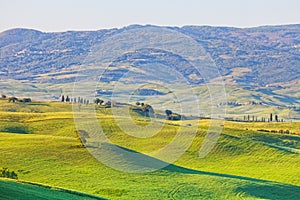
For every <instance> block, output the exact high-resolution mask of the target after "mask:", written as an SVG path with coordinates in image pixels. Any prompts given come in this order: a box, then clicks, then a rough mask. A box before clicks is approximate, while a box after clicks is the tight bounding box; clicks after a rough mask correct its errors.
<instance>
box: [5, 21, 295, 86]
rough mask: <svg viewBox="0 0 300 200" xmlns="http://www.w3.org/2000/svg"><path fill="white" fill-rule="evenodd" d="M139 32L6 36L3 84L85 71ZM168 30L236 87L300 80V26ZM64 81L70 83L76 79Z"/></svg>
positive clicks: (15, 31)
mask: <svg viewBox="0 0 300 200" xmlns="http://www.w3.org/2000/svg"><path fill="white" fill-rule="evenodd" d="M133 28H140V29H143V28H145V26H139V25H133V26H128V27H125V28H122V29H108V30H99V31H68V32H62V33H44V32H40V31H36V30H29V29H12V30H8V31H5V32H2V33H0V52H1V57H0V78H1V79H7V78H13V79H17V80H24V79H25V80H28V79H29V80H34V79H35V77H37V76H38V75H40V74H47V73H57V72H60V71H62V70H64V73H66V74H68V73H70V72H68V69H71V68H72V66H78V65H80V64H81V62H82V60H83V59H84V58H85V57H86V55H87V54H88V53H89V52H90V51H91V48H92V47H93V45H94V44H96V43H100V42H101V41H102V40H104V39H105V38H108V37H110V36H112V35H115V34H117V33H120V32H122V31H124V30H129V29H133ZM158 28H159V27H158ZM164 28H165V27H164ZM167 28H168V29H172V30H176V31H179V32H181V33H183V34H186V35H188V36H190V37H192V38H193V39H195V40H196V41H197V42H198V43H199V44H201V45H202V46H203V47H204V48H205V50H206V51H207V52H208V53H209V54H210V55H211V57H212V59H213V60H214V61H215V63H216V65H217V66H218V67H219V68H220V70H221V73H222V75H223V76H227V77H230V76H231V77H232V81H233V82H234V83H237V84H240V85H257V86H265V85H268V84H274V83H278V82H285V83H286V82H291V81H295V80H298V79H299V78H300V68H299V66H300V25H285V26H264V27H257V28H245V29H241V28H229V27H210V26H184V27H181V28H178V27H167ZM176 59H177V61H176V60H175V62H181V63H182V60H180V59H178V58H176ZM175 64H176V63H175ZM179 64H180V63H179ZM239 69H243V70H245V69H246V72H244V73H243V75H240V76H235V73H236V71H238V70H239ZM71 73H73V72H71ZM60 81H62V82H64V81H65V82H70V81H73V79H70V78H68V79H67V78H66V79H61V80H60Z"/></svg>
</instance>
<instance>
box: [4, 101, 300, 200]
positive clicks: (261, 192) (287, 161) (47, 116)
mask: <svg viewBox="0 0 300 200" xmlns="http://www.w3.org/2000/svg"><path fill="white" fill-rule="evenodd" d="M110 113H111V112H110V110H109V109H99V110H98V111H97V117H98V119H99V122H100V124H101V125H102V127H103V129H104V130H105V133H106V135H107V136H108V137H109V138H110V140H111V141H112V142H113V143H114V144H116V145H118V146H121V147H124V149H127V150H128V151H135V152H138V153H139V155H140V156H145V157H146V156H149V155H150V152H151V151H153V150H154V149H160V148H162V147H164V146H165V145H166V144H168V143H169V142H170V141H171V140H172V138H174V136H175V135H176V133H177V130H178V125H177V123H176V122H169V123H167V124H166V125H165V126H164V128H163V129H162V130H161V131H160V133H158V134H157V135H155V136H153V137H150V138H145V139H141V138H135V137H132V136H129V135H127V134H126V133H124V132H123V131H122V130H121V129H120V128H119V127H118V126H117V124H116V122H115V121H114V119H113V118H112V117H111V115H110ZM136 121H137V123H138V124H140V125H143V123H147V120H145V119H143V118H139V117H137V118H136ZM184 123H186V124H196V123H197V121H195V120H190V121H185V122H184ZM209 124H210V121H209V120H201V121H200V126H199V128H198V131H197V134H196V137H195V138H194V140H193V143H192V145H191V146H190V147H189V149H188V150H187V151H186V152H185V153H184V154H183V155H182V156H181V157H180V158H179V159H178V160H177V161H176V162H175V163H173V164H171V165H169V166H168V167H166V168H163V169H161V170H158V171H154V172H149V173H140V174H139V173H137V174H136V173H126V172H121V171H117V170H114V169H112V168H109V167H107V166H106V165H104V164H102V163H101V162H99V161H97V160H96V159H95V158H94V157H92V156H91V155H90V154H89V152H88V150H87V149H86V148H84V147H82V145H81V142H80V140H79V138H78V134H77V131H76V128H75V125H74V120H73V114H72V107H71V105H70V104H63V103H58V102H56V103H55V102H33V103H29V104H21V103H7V101H5V100H0V149H1V154H0V167H7V168H8V169H9V170H11V171H12V170H13V171H15V172H16V173H17V174H18V178H19V180H23V181H26V182H33V183H40V184H43V185H48V186H49V187H54V188H64V189H67V190H71V191H78V192H80V193H86V194H90V195H95V196H99V197H103V198H108V199H278V200H282V199H300V176H299V174H300V168H299V161H300V154H299V150H300V137H299V136H297V135H296V134H298V133H300V123H299V122H286V123H254V122H253V123H238V122H226V123H225V125H224V129H223V132H222V134H221V136H220V138H219V140H218V142H217V145H216V146H215V147H214V149H213V150H212V152H210V154H208V156H206V157H205V158H201V159H200V158H199V157H198V151H199V149H200V147H201V145H202V143H203V140H204V138H205V136H206V132H207V129H208V127H209ZM182 129H183V131H189V130H190V128H189V127H188V126H183V127H182ZM262 129H264V130H269V131H272V130H277V131H279V130H289V132H292V133H295V135H292V134H289V135H288V134H280V133H275V132H274V133H272V132H263V131H258V130H262ZM120 165H122V162H121V163H120ZM19 184H20V183H15V182H10V181H7V180H5V181H3V180H1V181H0V197H3V195H5V194H7V191H9V190H12V191H13V192H12V193H10V194H12V195H13V197H12V198H13V199H17V198H18V197H19V196H20V195H21V194H28V195H30V194H32V193H36V194H40V190H44V189H45V188H40V187H38V186H31V185H27V184H25V185H19ZM19 187H20V189H18V188H19ZM26 187H27V188H28V187H29V188H30V189H27V188H26ZM16 188H17V189H16ZM17 190H18V191H19V193H18V192H16V191H17ZM42 193H43V194H45V195H46V194H48V193H49V195H57V196H53V198H52V199H55V198H56V197H57V198H58V199H59V198H63V199H74V198H73V197H71V196H70V197H69V196H68V195H72V194H70V193H64V192H63V190H58V191H55V190H54V191H52V190H50V191H45V192H42ZM50 193H51V194H50ZM1 195H2V196H1ZM4 197H5V196H4ZM14 197H15V198H14ZM46 198H47V197H46ZM87 198H88V197H87ZM2 199H7V198H2Z"/></svg>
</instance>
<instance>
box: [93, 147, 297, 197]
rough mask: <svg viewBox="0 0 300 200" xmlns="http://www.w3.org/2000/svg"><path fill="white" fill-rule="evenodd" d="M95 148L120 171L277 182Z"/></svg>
mask: <svg viewBox="0 0 300 200" xmlns="http://www.w3.org/2000/svg"><path fill="white" fill-rule="evenodd" d="M96 149H97V150H96V151H98V152H101V156H102V157H101V161H103V158H104V159H105V157H109V159H108V160H109V161H110V162H115V166H116V168H115V169H119V170H120V171H122V170H123V169H125V171H126V170H128V169H129V168H130V169H131V170H132V171H131V172H133V173H136V172H140V173H143V172H147V171H156V170H162V171H167V172H174V173H182V174H199V175H208V176H215V177H222V178H230V179H238V180H245V181H253V182H256V183H270V184H271V183H272V184H277V183H276V182H272V181H267V180H262V179H256V178H250V177H244V176H237V175H230V174H221V173H215V172H206V171H200V170H193V169H189V168H185V167H180V166H177V165H174V164H170V163H167V162H164V161H162V160H159V159H157V158H153V157H151V156H148V155H145V154H142V153H139V152H137V151H134V150H131V149H127V148H124V147H121V146H118V145H114V144H109V143H102V144H101V147H100V149H99V148H96ZM93 150H95V147H94V148H93ZM99 150H100V151H99ZM107 152H108V153H107ZM104 162H105V161H104ZM120 164H122V165H123V166H122V167H119V166H120ZM109 166H113V167H114V163H109ZM140 169H143V170H140ZM145 169H146V170H145ZM139 170H140V171H139ZM278 184H279V183H278ZM287 186H289V187H294V189H297V191H299V192H300V187H297V186H292V185H287Z"/></svg>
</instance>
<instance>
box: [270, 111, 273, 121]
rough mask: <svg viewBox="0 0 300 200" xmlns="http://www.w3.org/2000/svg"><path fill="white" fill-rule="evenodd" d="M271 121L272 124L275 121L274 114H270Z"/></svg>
mask: <svg viewBox="0 0 300 200" xmlns="http://www.w3.org/2000/svg"><path fill="white" fill-rule="evenodd" d="M270 121H271V122H272V121H273V114H272V113H271V114H270Z"/></svg>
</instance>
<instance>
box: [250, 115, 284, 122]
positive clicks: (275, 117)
mask: <svg viewBox="0 0 300 200" xmlns="http://www.w3.org/2000/svg"><path fill="white" fill-rule="evenodd" d="M283 121H284V120H283V119H280V118H279V116H278V115H276V114H275V115H274V114H273V113H271V114H270V115H269V117H268V118H266V117H261V118H258V117H257V116H254V115H252V116H250V115H244V122H283Z"/></svg>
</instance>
